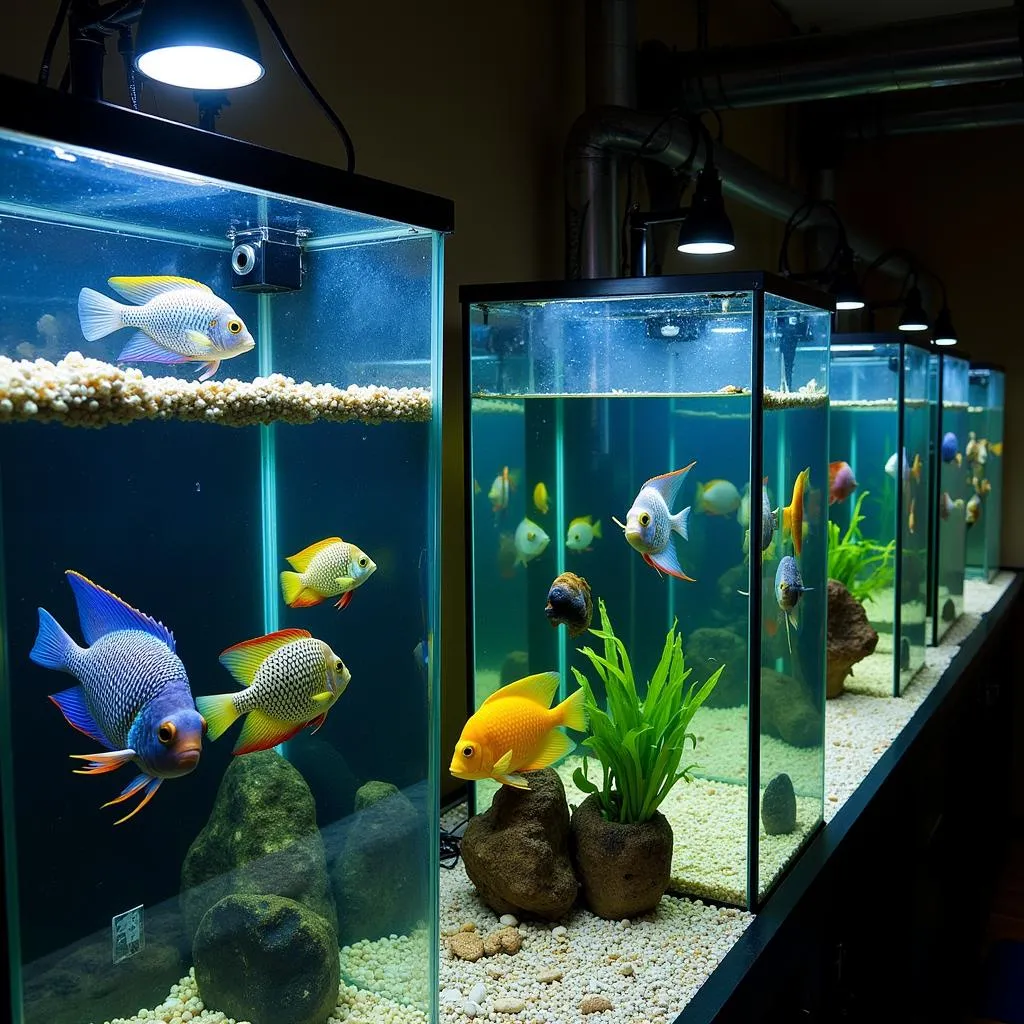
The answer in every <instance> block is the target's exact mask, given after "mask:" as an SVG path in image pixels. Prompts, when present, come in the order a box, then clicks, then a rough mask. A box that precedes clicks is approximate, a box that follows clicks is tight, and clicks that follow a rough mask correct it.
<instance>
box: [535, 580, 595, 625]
mask: <svg viewBox="0 0 1024 1024" xmlns="http://www.w3.org/2000/svg"><path fill="white" fill-rule="evenodd" d="M593 611H594V608H593V604H592V602H591V599H590V584H589V583H587V581H586V580H585V579H584V578H583V577H582V576H577V575H576V574H575V573H573V572H563V573H562V575H561V576H556V577H555V580H554V582H553V583H552V584H551V589H550V590H549V591H548V603H547V604H546V605H545V606H544V614H545V615H547V617H548V618H549V619H550V620H551V625H552V626H556V627H557V626H560V625H562V624H563V623H564V625H565V627H566V629H568V631H569V636H579V635H580V633H584V632H586V630H588V629H590V618H591V615H592V614H593Z"/></svg>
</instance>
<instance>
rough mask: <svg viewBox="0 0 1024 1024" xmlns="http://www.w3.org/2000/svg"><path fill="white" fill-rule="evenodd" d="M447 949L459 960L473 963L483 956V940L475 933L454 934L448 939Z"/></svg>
mask: <svg viewBox="0 0 1024 1024" xmlns="http://www.w3.org/2000/svg"><path fill="white" fill-rule="evenodd" d="M448 948H449V949H450V950H451V951H452V952H453V953H454V954H455V955H456V956H457V957H458V958H459V959H460V960H468V961H469V962H470V963H475V962H476V961H477V960H479V959H480V957H482V956H483V955H484V940H483V939H481V938H480V936H479V935H477V934H476V932H456V933H455V934H454V935H450V936H449V937H448Z"/></svg>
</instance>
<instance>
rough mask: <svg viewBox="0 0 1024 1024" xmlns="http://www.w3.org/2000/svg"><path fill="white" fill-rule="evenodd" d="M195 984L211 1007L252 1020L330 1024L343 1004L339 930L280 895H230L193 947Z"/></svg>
mask: <svg viewBox="0 0 1024 1024" xmlns="http://www.w3.org/2000/svg"><path fill="white" fill-rule="evenodd" d="M193 958H194V960H195V969H196V984H197V985H198V986H199V995H200V997H201V998H202V1000H203V1002H204V1003H205V1004H206V1005H207V1006H208V1007H215V1008H216V1009H218V1010H220V1011H221V1012H222V1013H224V1014H225V1015H227V1016H229V1017H234V1018H235V1019H236V1020H245V1021H251V1022H252V1024H325V1021H326V1020H327V1018H328V1017H329V1016H331V1014H333V1012H334V1008H335V1007H336V1006H337V1003H338V982H339V980H340V976H341V968H340V964H339V961H338V940H337V938H336V936H335V933H334V929H333V928H332V927H331V925H329V924H328V923H327V922H326V921H325V920H324V919H323V918H322V917H320V915H319V914H316V913H314V912H313V911H311V910H310V909H309V908H308V907H305V906H303V905H302V904H301V903H296V902H295V901H294V900H289V899H285V898H284V897H282V896H257V895H253V896H241V895H234V896H225V897H224V899H222V900H220V901H219V902H218V903H216V904H214V906H212V907H211V908H210V909H209V910H208V911H207V912H206V913H205V914H204V915H203V919H202V921H200V923H199V928H198V930H197V931H196V937H195V943H194V944H193Z"/></svg>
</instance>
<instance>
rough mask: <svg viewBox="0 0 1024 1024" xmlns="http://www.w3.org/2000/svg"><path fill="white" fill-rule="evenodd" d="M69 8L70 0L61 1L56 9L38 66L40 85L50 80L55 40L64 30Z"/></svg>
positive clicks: (55, 47) (55, 45) (55, 46)
mask: <svg viewBox="0 0 1024 1024" xmlns="http://www.w3.org/2000/svg"><path fill="white" fill-rule="evenodd" d="M70 8H71V0H61V2H60V6H59V7H58V8H57V16H56V17H55V18H54V19H53V25H52V26H51V28H50V34H49V35H48V36H47V37H46V47H45V49H44V50H43V59H42V61H41V62H40V64H39V76H38V78H37V81H38V83H39V84H40V85H46V84H47V83H48V82H49V80H50V65H51V63H52V62H53V51H54V50H56V49H57V40H58V39H60V34H61V31H62V30H63V29H64V22H65V21H67V17H68V10H69V9H70Z"/></svg>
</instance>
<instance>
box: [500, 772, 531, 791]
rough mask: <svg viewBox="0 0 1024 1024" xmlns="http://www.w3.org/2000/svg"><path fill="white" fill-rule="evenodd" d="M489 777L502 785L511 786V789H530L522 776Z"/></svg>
mask: <svg viewBox="0 0 1024 1024" xmlns="http://www.w3.org/2000/svg"><path fill="white" fill-rule="evenodd" d="M491 777H492V778H493V779H495V780H497V781H498V782H500V783H502V785H505V786H511V787H512V788H513V789H529V788H530V784H529V783H528V782H527V781H526V779H524V778H523V777H522V775H493V776H491Z"/></svg>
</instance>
